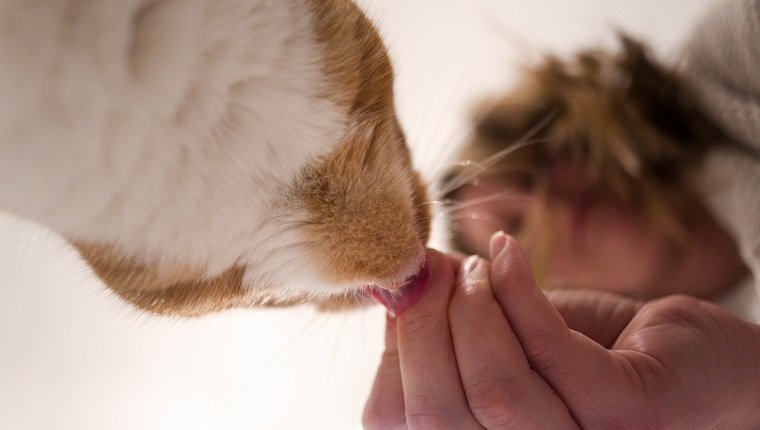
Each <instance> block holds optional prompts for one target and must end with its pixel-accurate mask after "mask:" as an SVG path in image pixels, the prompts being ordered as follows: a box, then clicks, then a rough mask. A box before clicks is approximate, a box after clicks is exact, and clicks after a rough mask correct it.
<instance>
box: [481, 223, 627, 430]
mask: <svg viewBox="0 0 760 430" xmlns="http://www.w3.org/2000/svg"><path fill="white" fill-rule="evenodd" d="M492 253H493V254H494V256H493V262H492V263H491V285H492V288H493V291H494V296H495V297H496V299H497V301H498V302H499V304H500V306H501V308H502V310H503V311H504V313H505V315H506V316H507V320H508V321H509V323H510V325H511V326H512V328H513V329H514V331H515V333H516V334H517V337H518V339H519V340H520V343H521V345H522V348H523V351H524V352H525V355H526V357H527V359H528V362H529V363H530V364H531V367H532V368H533V369H534V370H536V371H537V372H538V373H540V374H541V375H542V376H543V377H544V379H545V380H547V382H549V384H551V386H552V387H553V388H554V390H555V391H556V392H557V393H558V394H559V395H560V397H562V399H563V400H564V401H565V404H567V405H568V408H569V409H570V412H571V413H572V414H573V416H574V417H575V418H576V420H577V421H578V423H579V424H580V425H581V426H582V427H584V428H585V427H591V428H596V427H598V426H602V425H604V423H605V422H607V424H609V422H608V421H605V420H608V419H613V418H614V417H615V416H616V415H617V414H618V411H619V410H620V408H619V404H617V403H618V401H619V399H620V398H626V397H627V396H629V395H633V394H632V392H631V389H630V387H631V386H632V385H634V384H631V382H632V381H631V375H630V373H626V371H627V369H629V367H627V366H626V363H625V362H624V361H625V358H624V357H623V356H621V355H618V354H613V353H612V352H610V351H608V350H607V349H605V348H604V347H602V346H601V345H599V344H598V343H596V342H595V341H593V340H592V339H590V338H588V337H586V336H584V335H582V334H581V333H578V332H576V331H573V330H571V329H569V328H568V326H567V324H565V321H564V320H563V319H562V316H561V315H560V314H559V312H558V311H557V309H556V308H555V307H554V306H553V305H552V304H551V303H550V302H549V299H548V298H547V297H546V295H544V293H543V292H542V291H541V290H539V289H538V288H536V286H535V282H534V280H533V275H532V273H531V269H530V265H529V264H528V261H527V258H526V256H525V254H524V253H523V252H522V250H520V248H519V246H518V245H517V242H516V241H515V240H514V239H513V238H511V237H509V236H506V235H505V234H504V233H501V232H500V233H497V236H496V237H494V239H493V246H492Z"/></svg>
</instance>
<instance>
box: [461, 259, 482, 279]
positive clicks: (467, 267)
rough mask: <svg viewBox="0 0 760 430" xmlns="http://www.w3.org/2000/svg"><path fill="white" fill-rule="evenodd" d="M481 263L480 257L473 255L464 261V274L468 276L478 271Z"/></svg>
mask: <svg viewBox="0 0 760 430" xmlns="http://www.w3.org/2000/svg"><path fill="white" fill-rule="evenodd" d="M479 265H480V257H478V256H477V255H471V256H469V257H467V259H466V260H464V262H463V263H462V275H464V276H466V275H469V274H470V273H472V272H474V271H476V270H477V269H478V266H479Z"/></svg>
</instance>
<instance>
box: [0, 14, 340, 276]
mask: <svg viewBox="0 0 760 430" xmlns="http://www.w3.org/2000/svg"><path fill="white" fill-rule="evenodd" d="M0 22H2V28H3V37H2V38H0V209H4V210H8V211H10V212H12V213H15V214H17V215H21V216H25V217H28V218H31V219H33V220H35V221H37V222H40V223H42V224H44V225H47V226H49V227H51V228H53V229H54V230H57V231H58V232H59V233H61V234H63V235H64V236H65V237H66V238H68V239H75V240H84V241H90V242H98V243H111V244H117V245H118V246H119V247H120V248H121V249H123V250H124V251H126V252H128V253H130V254H134V255H137V256H140V257H142V258H145V260H146V261H151V262H157V261H158V262H160V264H161V267H168V266H169V265H170V264H172V263H175V262H182V263H184V264H193V265H197V266H199V267H205V268H207V270H208V274H209V275H214V274H217V273H220V272H221V271H223V270H225V269H228V268H230V267H231V266H233V265H241V264H242V265H246V266H248V267H249V270H248V271H247V277H248V278H249V280H250V281H251V282H256V283H259V282H260V281H263V282H268V281H272V282H274V283H278V282H279V283H285V284H286V285H290V284H293V283H296V284H298V283H301V282H303V281H304V280H311V281H312V282H313V283H319V280H318V279H316V278H315V276H316V275H315V273H316V270H315V268H311V267H309V266H308V265H306V264H305V261H300V262H299V261H293V260H298V259H302V260H305V251H304V247H303V246H302V245H301V244H300V243H301V239H300V237H299V236H298V235H297V233H296V232H294V231H293V229H292V228H291V225H290V223H292V222H296V221H298V218H299V214H298V213H297V211H296V212H294V210H293V208H292V207H290V206H289V204H288V202H287V201H283V199H282V198H283V190H285V189H286V188H287V186H288V185H289V184H290V183H291V181H292V180H293V179H294V177H296V175H297V173H298V172H299V171H300V170H301V169H302V168H303V167H304V166H305V165H306V164H307V163H309V162H310V161H314V160H315V159H316V158H317V157H319V156H320V155H323V154H326V153H327V152H329V151H330V150H332V149H333V148H334V146H335V145H336V144H337V142H338V139H339V137H340V136H341V135H342V134H343V131H344V128H345V124H344V118H342V116H341V115H340V114H339V112H338V110H337V108H336V106H334V105H333V104H332V103H330V102H329V101H326V100H325V99H323V98H320V97H319V96H318V95H319V94H324V93H325V92H326V91H325V90H326V89H325V87H324V85H326V84H325V82H326V79H325V78H324V76H323V72H322V67H323V60H322V53H321V47H320V46H318V45H317V44H316V43H315V42H314V40H315V35H314V29H313V27H312V22H311V16H310V12H309V9H308V8H307V7H304V4H303V2H298V1H295V0H276V1H267V0H152V1H149V0H90V1H86V0H68V1H64V0H58V1H52V2H48V1H30V0H2V1H1V2H0ZM289 267H291V268H293V269H287V270H286V268H289ZM288 270H291V272H288ZM293 270H295V272H293ZM275 277H277V278H275ZM333 288H334V287H333Z"/></svg>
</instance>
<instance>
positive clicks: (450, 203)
mask: <svg viewBox="0 0 760 430" xmlns="http://www.w3.org/2000/svg"><path fill="white" fill-rule="evenodd" d="M528 198H529V197H527V196H525V195H521V194H519V193H518V192H517V191H514V190H506V191H503V192H499V193H493V194H489V195H487V196H483V197H479V198H476V199H470V200H466V201H456V200H443V201H440V202H431V203H435V204H439V205H441V206H442V207H443V208H444V209H443V210H441V211H439V212H438V213H436V216H445V215H448V214H451V213H454V212H457V211H461V210H464V209H468V208H470V207H473V206H477V205H480V204H483V203H491V202H497V201H512V202H514V201H525V200H527V199H528Z"/></svg>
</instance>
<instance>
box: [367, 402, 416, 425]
mask: <svg viewBox="0 0 760 430" xmlns="http://www.w3.org/2000/svg"><path fill="white" fill-rule="evenodd" d="M362 425H363V427H364V428H365V429H367V430H393V429H404V428H406V425H405V417H404V415H403V414H396V413H394V411H391V410H388V409H386V408H383V406H382V405H381V404H378V402H371V403H369V404H367V407H365V408H364V414H363V415H362Z"/></svg>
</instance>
